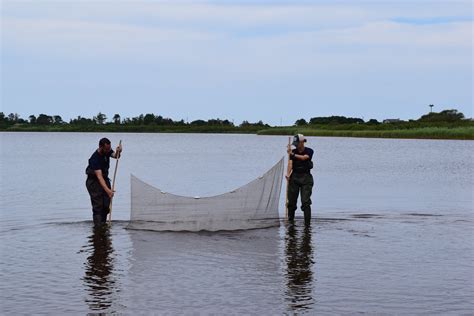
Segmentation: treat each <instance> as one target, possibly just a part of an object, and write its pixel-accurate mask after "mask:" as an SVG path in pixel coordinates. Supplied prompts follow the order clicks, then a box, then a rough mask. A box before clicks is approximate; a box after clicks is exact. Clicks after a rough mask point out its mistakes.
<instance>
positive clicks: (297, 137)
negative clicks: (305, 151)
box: [292, 134, 306, 146]
mask: <svg viewBox="0 0 474 316" xmlns="http://www.w3.org/2000/svg"><path fill="white" fill-rule="evenodd" d="M299 142H305V143H306V138H305V137H304V135H303V134H297V135H295V136H293V143H292V145H293V146H297V145H298V143H299Z"/></svg>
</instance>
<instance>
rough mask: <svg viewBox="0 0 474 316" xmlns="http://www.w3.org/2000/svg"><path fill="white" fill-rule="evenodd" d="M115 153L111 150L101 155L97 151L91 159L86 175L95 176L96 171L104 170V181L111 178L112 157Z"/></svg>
mask: <svg viewBox="0 0 474 316" xmlns="http://www.w3.org/2000/svg"><path fill="white" fill-rule="evenodd" d="M113 152H114V151H113V150H110V151H109V152H108V153H107V154H104V155H101V154H99V152H98V151H97V150H96V151H94V153H93V154H92V156H91V157H90V158H89V165H88V167H87V170H86V173H87V174H89V175H93V174H94V171H95V170H102V176H103V177H104V179H107V178H108V177H109V167H110V156H112V154H113Z"/></svg>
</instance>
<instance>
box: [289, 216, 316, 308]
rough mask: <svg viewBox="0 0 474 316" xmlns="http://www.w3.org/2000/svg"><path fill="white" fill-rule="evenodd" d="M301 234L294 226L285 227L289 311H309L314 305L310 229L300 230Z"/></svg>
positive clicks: (308, 227)
mask: <svg viewBox="0 0 474 316" xmlns="http://www.w3.org/2000/svg"><path fill="white" fill-rule="evenodd" d="M301 229H302V232H301V234H299V233H298V229H297V227H296V226H295V225H293V224H290V225H289V226H288V227H287V234H286V248H285V255H286V263H287V276H286V278H287V291H286V299H287V301H288V307H289V309H290V310H291V311H294V312H295V311H304V310H309V309H311V306H312V305H313V304H314V300H313V297H312V288H313V285H312V280H313V273H312V271H311V267H312V265H313V263H314V262H313V250H312V246H311V227H310V226H305V227H304V228H301Z"/></svg>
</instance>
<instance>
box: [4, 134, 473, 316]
mask: <svg viewBox="0 0 474 316" xmlns="http://www.w3.org/2000/svg"><path fill="white" fill-rule="evenodd" d="M102 136H103V135H102V134H94V133H77V134H76V133H0V137H1V138H0V139H1V160H0V164H1V194H0V203H1V204H0V211H1V213H0V216H1V217H0V238H1V242H0V280H1V282H0V312H1V313H2V314H64V313H68V314H82V315H83V314H87V313H100V312H105V313H114V312H116V313H123V314H136V313H139V314H151V313H158V314H159V313H164V314H176V313H184V314H194V313H201V314H229V313H230V314H265V315H274V314H295V313H296V314H334V313H336V314H354V313H358V312H362V313H369V314H426V315H428V314H433V313H434V314H453V315H458V314H471V313H472V311H473V310H474V299H473V297H474V273H473V271H474V233H473V229H472V227H473V222H474V210H473V208H474V207H473V188H474V160H473V153H474V143H473V142H469V141H434V140H393V139H387V140H384V139H351V138H317V137H313V138H312V137H310V138H309V142H308V146H309V147H312V148H313V149H314V150H315V157H314V160H315V166H316V167H315V170H314V172H313V174H314V176H315V187H314V194H313V216H314V217H315V220H314V221H313V225H312V226H311V228H310V229H305V228H304V227H303V225H302V222H301V221H300V220H298V221H297V223H296V225H295V226H287V225H285V223H283V222H282V225H281V226H280V227H274V228H269V229H261V230H249V231H236V232H217V233H209V232H199V233H189V232H178V233H171V232H161V233H160V232H147V231H135V230H134V231H132V230H127V229H126V225H127V220H128V219H129V212H130V181H129V176H130V174H131V173H133V174H135V175H136V176H138V177H139V178H141V179H143V180H144V181H146V182H148V183H150V184H152V185H155V186H157V187H159V188H163V189H165V190H166V191H167V192H172V193H176V194H182V195H191V196H194V195H199V196H210V195H215V194H220V193H224V192H226V191H229V190H232V189H235V188H237V187H239V186H241V185H243V184H245V183H247V182H249V181H251V180H253V179H254V178H256V177H258V176H260V175H261V174H263V173H264V172H265V171H266V170H267V169H268V168H270V167H271V166H272V165H273V164H274V163H275V162H276V161H278V159H280V158H281V157H282V156H283V155H284V154H285V144H286V143H287V137H277V136H269V137H266V136H254V135H194V134H179V135H177V134H109V135H105V136H108V137H109V138H110V139H111V140H112V142H113V143H114V144H116V143H118V140H119V139H122V141H123V143H124V155H123V159H122V160H121V161H120V166H119V172H118V177H117V182H116V186H117V193H116V198H115V199H114V211H113V219H114V223H113V224H112V226H111V227H110V228H108V229H100V230H94V229H93V228H92V224H91V221H90V219H91V210H90V205H89V203H90V202H89V197H88V194H87V191H86V189H85V186H84V182H85V175H84V169H85V166H86V163H87V159H88V158H89V156H90V155H91V154H92V152H93V151H94V150H95V148H96V143H97V142H98V139H99V138H100V137H102ZM113 167H114V163H113V164H112V168H113ZM112 170H113V169H112ZM283 205H284V204H283V194H282V200H281V207H280V212H281V214H283V210H284V208H283ZM298 212H299V213H298V214H300V215H302V213H301V212H300V211H298Z"/></svg>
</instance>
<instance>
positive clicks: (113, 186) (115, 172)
mask: <svg viewBox="0 0 474 316" xmlns="http://www.w3.org/2000/svg"><path fill="white" fill-rule="evenodd" d="M119 147H120V148H122V140H120V142H119ZM117 155H118V156H117V159H116V160H117V161H116V162H115V170H114V178H113V180H112V192H115V177H116V176H117V169H118V164H119V160H120V155H121V153H118V154H117ZM113 198H114V197H111V198H110V204H109V224H111V223H112V200H113Z"/></svg>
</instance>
